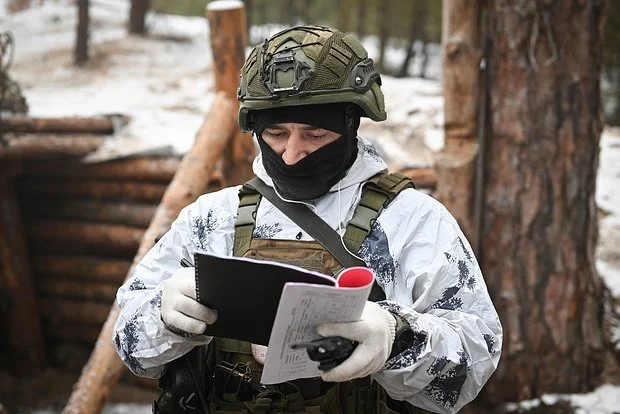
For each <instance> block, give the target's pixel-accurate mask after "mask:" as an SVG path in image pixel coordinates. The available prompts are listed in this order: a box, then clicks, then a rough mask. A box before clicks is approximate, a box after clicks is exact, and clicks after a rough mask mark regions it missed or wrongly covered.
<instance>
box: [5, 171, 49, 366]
mask: <svg viewBox="0 0 620 414" xmlns="http://www.w3.org/2000/svg"><path fill="white" fill-rule="evenodd" d="M12 166H14V167H16V168H15V169H14V170H13V171H9V170H10V169H11V168H10V167H12ZM18 167H19V166H18V164H15V163H3V165H2V166H1V168H0V294H1V296H2V297H4V298H6V302H5V303H3V305H7V304H8V306H7V309H6V310H5V312H6V313H5V314H4V316H5V317H6V323H5V324H4V326H5V327H6V332H2V333H1V334H2V335H6V337H7V338H8V341H7V342H8V344H9V346H10V348H11V355H12V356H13V358H12V361H13V362H14V363H15V366H14V369H15V370H16V372H19V373H20V374H26V375H29V374H33V373H35V372H38V371H39V370H40V369H41V368H43V367H44V366H45V348H44V346H43V334H42V330H41V322H40V320H39V312H38V305H37V300H36V294H35V291H34V284H33V281H32V277H31V269H30V260H29V257H28V249H27V247H26V241H25V239H24V229H23V228H22V220H21V215H20V209H19V205H18V202H17V195H16V191H15V185H14V179H15V175H16V174H17V173H18Z"/></svg>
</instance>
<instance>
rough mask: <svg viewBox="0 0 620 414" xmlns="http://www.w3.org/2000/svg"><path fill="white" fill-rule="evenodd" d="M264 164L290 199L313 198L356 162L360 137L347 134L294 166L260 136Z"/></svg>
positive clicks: (330, 185)
mask: <svg viewBox="0 0 620 414" xmlns="http://www.w3.org/2000/svg"><path fill="white" fill-rule="evenodd" d="M258 144H259V146H260V149H261V154H262V159H263V166H264V167H265V170H266V171H267V174H268V175H269V176H270V177H271V179H272V180H273V184H274V187H275V188H276V190H277V191H278V193H279V194H280V195H281V196H282V197H284V198H285V199H288V200H295V201H305V200H313V199H315V198H318V197H321V196H322V195H324V194H327V192H328V191H329V189H330V188H332V187H333V186H334V185H335V184H336V183H337V182H338V181H340V179H341V178H342V177H344V176H345V174H346V172H347V170H348V169H349V168H350V167H351V165H353V162H354V161H355V158H356V157H357V138H353V139H352V140H351V141H350V140H349V139H347V137H346V136H342V137H340V138H338V139H337V140H336V141H334V142H332V143H330V144H328V145H326V146H324V147H322V148H319V149H318V150H316V151H314V152H312V153H310V154H308V155H307V156H305V157H304V158H302V159H301V160H299V161H298V162H296V163H295V164H293V165H286V163H285V162H284V160H283V159H282V157H281V156H279V155H278V154H276V153H275V152H274V151H273V150H272V149H271V147H270V146H269V145H268V144H267V143H266V142H265V141H264V140H263V139H262V138H260V137H259V138H258Z"/></svg>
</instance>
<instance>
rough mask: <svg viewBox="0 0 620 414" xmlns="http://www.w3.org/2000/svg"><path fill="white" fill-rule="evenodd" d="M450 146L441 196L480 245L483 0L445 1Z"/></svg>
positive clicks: (442, 162) (443, 159) (441, 166)
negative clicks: (476, 209)
mask: <svg viewBox="0 0 620 414" xmlns="http://www.w3.org/2000/svg"><path fill="white" fill-rule="evenodd" d="M442 23H443V39H442V43H443V54H444V59H443V95H444V117H445V125H444V130H445V146H444V149H443V150H442V151H441V153H440V154H439V156H438V157H437V165H436V167H437V171H438V174H439V182H438V186H437V197H438V198H439V199H440V200H441V202H442V203H443V204H444V205H445V206H446V207H447V208H448V210H450V212H451V213H452V214H453V215H454V217H455V218H456V219H457V220H458V222H459V224H460V226H461V228H462V229H463V232H464V233H465V235H466V236H467V238H468V239H469V242H470V243H471V245H472V246H476V245H477V239H478V228H477V226H476V224H475V214H474V202H475V200H474V194H475V191H474V181H475V172H476V161H477V155H478V143H477V116H478V115H477V114H478V99H479V82H478V78H479V75H478V73H479V67H480V56H481V53H480V49H479V44H480V2H478V1H469V0H446V1H444V2H443V19H442Z"/></svg>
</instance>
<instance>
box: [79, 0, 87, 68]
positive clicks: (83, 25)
mask: <svg viewBox="0 0 620 414" xmlns="http://www.w3.org/2000/svg"><path fill="white" fill-rule="evenodd" d="M77 7H78V10H77V12H78V24H77V29H76V36H75V64H76V65H77V66H81V65H83V64H84V63H86V62H87V61H88V26H89V25H90V22H89V20H90V18H89V16H88V7H89V0H77Z"/></svg>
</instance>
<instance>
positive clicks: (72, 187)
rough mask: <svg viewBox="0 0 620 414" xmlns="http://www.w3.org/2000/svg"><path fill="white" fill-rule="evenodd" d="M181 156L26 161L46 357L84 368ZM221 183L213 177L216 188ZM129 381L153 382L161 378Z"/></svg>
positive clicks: (24, 184)
mask: <svg viewBox="0 0 620 414" xmlns="http://www.w3.org/2000/svg"><path fill="white" fill-rule="evenodd" d="M180 162H181V159H180V158H179V157H143V158H134V159H127V160H117V161H110V162H104V163H97V164H84V163H79V162H76V161H72V160H65V161H58V160H57V161H41V160H38V161H25V162H24V163H23V169H22V174H21V176H20V177H19V178H18V179H17V187H18V194H19V202H20V205H21V210H22V212H23V226H24V229H25V230H26V236H27V244H28V247H29V253H30V260H31V262H32V269H33V279H34V284H35V289H36V293H37V298H38V302H39V312H40V320H41V324H42V328H43V334H44V340H45V347H46V353H47V358H48V361H49V364H50V365H51V366H53V367H54V368H57V369H61V370H65V371H67V372H74V373H75V372H80V371H81V369H82V367H83V366H84V365H85V364H86V362H87V361H88V357H89V355H90V353H91V351H92V349H93V347H94V345H95V342H96V340H97V337H98V335H99V332H100V331H101V326H102V325H103V323H104V322H105V321H106V318H107V316H108V313H109V311H110V303H113V301H114V300H115V296H116V291H117V289H118V287H119V286H120V285H121V284H122V283H123V281H124V279H125V277H126V276H127V274H128V272H129V269H130V267H131V264H132V259H133V257H134V256H135V254H136V251H137V249H138V246H139V244H140V241H141V240H142V237H143V235H144V233H145V231H146V229H147V228H148V226H149V223H150V222H151V219H152V218H153V216H154V214H155V210H156V208H157V206H158V205H159V203H160V201H161V197H162V195H163V194H164V192H165V190H166V188H167V186H168V184H169V183H170V181H171V180H172V178H173V177H174V174H175V172H176V170H177V168H178V166H179V164H180ZM220 184H221V183H215V184H214V188H216V187H218V186H219V185H220ZM125 379H126V380H127V381H130V382H133V383H137V384H139V385H142V386H144V387H148V388H153V389H155V388H156V386H157V384H156V382H155V381H140V380H139V379H138V378H137V377H133V376H131V375H126V376H125Z"/></svg>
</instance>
